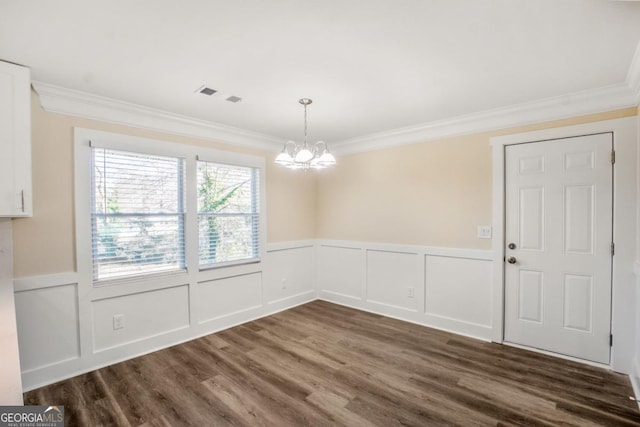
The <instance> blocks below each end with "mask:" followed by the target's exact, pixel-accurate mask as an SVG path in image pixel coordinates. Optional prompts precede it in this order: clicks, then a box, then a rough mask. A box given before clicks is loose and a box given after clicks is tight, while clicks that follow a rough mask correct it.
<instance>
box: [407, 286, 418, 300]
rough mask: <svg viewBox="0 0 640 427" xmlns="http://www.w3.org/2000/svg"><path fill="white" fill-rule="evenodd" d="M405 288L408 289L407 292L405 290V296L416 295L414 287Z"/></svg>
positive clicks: (411, 296)
mask: <svg viewBox="0 0 640 427" xmlns="http://www.w3.org/2000/svg"><path fill="white" fill-rule="evenodd" d="M407 290H408V292H407V296H408V297H409V298H413V297H415V296H416V293H415V288H413V287H409V288H408V289H407Z"/></svg>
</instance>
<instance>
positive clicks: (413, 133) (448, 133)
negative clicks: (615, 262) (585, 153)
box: [331, 55, 640, 154]
mask: <svg viewBox="0 0 640 427" xmlns="http://www.w3.org/2000/svg"><path fill="white" fill-rule="evenodd" d="M636 56H638V55H636ZM636 64H637V61H636ZM637 65H638V66H640V64H637ZM636 77H637V80H640V76H638V75H637V73H636ZM636 83H638V82H636ZM637 105H638V99H637V91H636V93H634V91H633V90H632V89H631V87H630V85H629V84H628V83H621V84H617V85H612V86H605V87H601V88H597V89H591V90H586V91H582V92H575V93H571V94H567V95H562V96H558V97H553V98H547V99H542V100H539V101H533V102H528V103H523V104H517V105H512V106H509V107H504V108H496V109H493V110H486V111H481V112H478V113H473V114H467V115H463V116H458V117H454V118H451V119H445V120H438V121H434V122H429V123H424V124H420V125H417V126H409V127H404V128H399V129H393V130H390V131H385V132H379V133H373V134H370V135H364V136H361V137H356V138H352V139H347V140H344V141H336V142H333V143H332V144H331V148H332V151H333V152H334V153H336V154H350V153H357V152H362V151H372V150H378V149H382V148H387V147H395V146H399V145H407V144H413V143H418V142H429V141H436V140H441V139H444V138H450V137H455V136H462V135H470V134H475V133H482V132H488V131H493V130H498V129H507V128H512V127H517V126H524V125H530V124H534V123H541V122H546V121H552V120H559V119H565V118H570V117H577V116H582V115H586V114H595V113H603V112H607V111H613V110H618V109H623V108H629V107H634V106H637Z"/></svg>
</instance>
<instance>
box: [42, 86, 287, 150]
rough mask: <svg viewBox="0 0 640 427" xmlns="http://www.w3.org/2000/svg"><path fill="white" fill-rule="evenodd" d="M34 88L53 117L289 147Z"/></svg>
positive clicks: (127, 106)
mask: <svg viewBox="0 0 640 427" xmlns="http://www.w3.org/2000/svg"><path fill="white" fill-rule="evenodd" d="M31 84H32V85H33V88H34V89H35V91H36V92H37V93H38V95H39V97H40V104H41V105H42V108H43V109H44V110H45V111H48V112H52V113H60V114H68V115H72V116H77V117H83V118H87V119H94V120H100V121H103V122H110V123H117V124H121V125H126V126H132V127H136V128H143V129H150V130H154V131H160V132H166V133H171V134H176V135H183V136H188V137H196V138H204V139H209V140H214V141H217V142H221V143H227V144H231V145H238V146H243V147H250V148H255V149H258V150H262V151H280V150H281V149H282V145H283V144H284V143H285V140H284V139H280V138H276V137H273V136H270V135H265V134H261V133H258V132H252V131H248V130H244V129H239V128H235V127H231V126H225V125H222V124H219V123H214V122H209V121H206V120H200V119H194V118H191V117H187V116H182V115H180V114H174V113H169V112H167V111H162V110H157V109H154V108H149V107H145V106H142V105H137V104H132V103H129V102H124V101H119V100H116V99H112V98H107V97H104V96H99V95H94V94H90V93H87V92H82V91H78V90H73V89H67V88H64V87H60V86H56V85H52V84H49V83H44V82H39V81H32V82H31Z"/></svg>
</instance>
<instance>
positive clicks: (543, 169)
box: [505, 133, 613, 363]
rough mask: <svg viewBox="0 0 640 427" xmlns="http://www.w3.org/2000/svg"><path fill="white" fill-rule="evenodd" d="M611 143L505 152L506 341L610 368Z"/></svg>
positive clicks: (562, 143) (596, 138)
mask: <svg viewBox="0 0 640 427" xmlns="http://www.w3.org/2000/svg"><path fill="white" fill-rule="evenodd" d="M612 144H613V140H612V135H611V134H609V133H608V134H599V135H589V136H581V137H575V138H565V139H558V140H552V141H542V142H535V143H529V144H518V145H510V146H507V147H505V174H506V175H505V183H506V186H505V215H506V218H505V238H506V242H505V243H506V244H507V247H505V256H506V257H505V258H506V259H507V260H508V259H509V258H511V257H513V258H514V259H515V263H513V264H511V263H508V262H507V263H505V341H508V342H513V343H517V344H521V345H525V346H530V347H535V348H539V349H543V350H548V351H552V352H556V353H561V354H566V355H570V356H574V357H578V358H582V359H586V360H591V361H595V362H600V363H609V353H610V347H609V334H610V331H611V241H612V221H613V216H612V209H613V174H612V165H611V160H610V154H611V149H612ZM509 243H513V244H515V248H514V249H510V248H509V247H508V245H509ZM512 261H513V260H512Z"/></svg>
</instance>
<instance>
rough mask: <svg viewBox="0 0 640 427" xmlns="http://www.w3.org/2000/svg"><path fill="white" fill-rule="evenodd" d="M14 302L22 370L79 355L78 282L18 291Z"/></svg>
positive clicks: (25, 370)
mask: <svg viewBox="0 0 640 427" xmlns="http://www.w3.org/2000/svg"><path fill="white" fill-rule="evenodd" d="M15 303H16V320H17V325H18V342H19V346H20V367H21V369H22V372H29V371H33V370H35V369H40V368H43V367H47V366H50V365H54V364H57V363H61V362H64V361H68V360H72V359H77V358H78V357H80V341H79V338H78V296H77V285H76V284H75V283H71V284H58V285H57V286H53V287H45V288H39V289H30V290H24V291H18V292H16V293H15Z"/></svg>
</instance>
